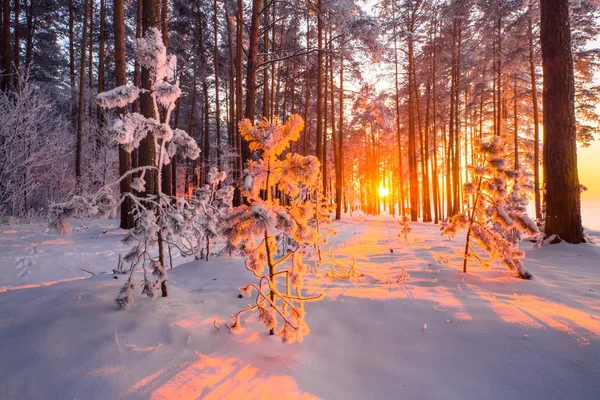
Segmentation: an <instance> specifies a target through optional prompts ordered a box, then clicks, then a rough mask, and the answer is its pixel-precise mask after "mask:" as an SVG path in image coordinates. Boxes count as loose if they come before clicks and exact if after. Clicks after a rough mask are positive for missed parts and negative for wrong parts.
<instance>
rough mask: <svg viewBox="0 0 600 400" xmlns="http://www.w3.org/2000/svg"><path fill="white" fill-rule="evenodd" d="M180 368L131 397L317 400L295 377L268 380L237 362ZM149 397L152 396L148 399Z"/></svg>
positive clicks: (215, 359)
mask: <svg viewBox="0 0 600 400" xmlns="http://www.w3.org/2000/svg"><path fill="white" fill-rule="evenodd" d="M196 354H197V355H198V357H199V358H198V360H196V361H192V362H189V363H186V364H183V365H181V366H180V369H179V370H178V372H176V373H175V375H174V376H165V375H166V372H165V370H164V369H161V370H159V371H157V372H155V373H153V374H151V375H149V376H148V377H146V378H143V379H141V380H140V381H139V382H137V383H135V384H134V385H133V386H132V387H131V388H130V389H129V391H128V394H136V395H138V396H142V395H144V397H149V398H150V399H152V400H163V399H165V400H166V399H179V400H185V399H198V398H202V399H204V400H217V399H240V400H252V399H265V400H268V399H273V400H286V399H287V400H316V399H318V397H315V396H313V395H311V394H309V393H306V392H302V391H301V390H300V389H299V388H298V385H297V383H296V381H295V380H294V378H292V377H291V376H286V375H272V376H268V375H267V374H265V373H262V372H261V370H260V369H259V368H257V367H255V366H253V365H251V364H246V363H244V362H242V361H240V360H238V359H236V358H223V357H219V356H206V355H203V354H200V353H196ZM148 395H149V396H148Z"/></svg>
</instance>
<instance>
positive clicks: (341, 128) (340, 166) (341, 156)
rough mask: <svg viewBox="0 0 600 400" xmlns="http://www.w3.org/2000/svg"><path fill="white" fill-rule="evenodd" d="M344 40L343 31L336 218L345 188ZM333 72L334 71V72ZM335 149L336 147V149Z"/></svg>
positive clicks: (336, 171) (340, 210)
mask: <svg viewBox="0 0 600 400" xmlns="http://www.w3.org/2000/svg"><path fill="white" fill-rule="evenodd" d="M344 40H345V36H344V34H343V33H342V36H341V37H340V42H341V43H342V45H341V46H340V94H339V100H338V102H339V106H340V122H339V126H338V140H337V142H338V143H337V144H338V150H337V154H338V157H337V159H338V162H337V166H336V167H335V219H337V220H339V219H341V218H342V192H343V190H344V44H343V43H344ZM332 74H333V73H332ZM334 151H335V149H334Z"/></svg>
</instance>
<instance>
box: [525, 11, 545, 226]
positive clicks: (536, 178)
mask: <svg viewBox="0 0 600 400" xmlns="http://www.w3.org/2000/svg"><path fill="white" fill-rule="evenodd" d="M527 33H528V34H527V38H528V42H529V77H530V80H531V107H532V108H533V131H534V139H533V145H534V149H533V182H534V183H533V186H534V199H535V216H536V218H538V219H540V218H542V205H541V196H540V190H541V186H540V117H539V109H538V100H537V86H536V74H535V62H534V55H533V23H532V21H531V17H530V18H529V19H528V32H527Z"/></svg>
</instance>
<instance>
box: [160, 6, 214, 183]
mask: <svg viewBox="0 0 600 400" xmlns="http://www.w3.org/2000/svg"><path fill="white" fill-rule="evenodd" d="M165 2H166V0H165ZM217 11H218V9H217V0H214V3H213V13H214V16H213V22H214V27H213V28H214V46H215V53H214V54H215V59H214V62H215V122H216V130H217V145H216V147H215V149H216V151H217V168H219V171H221V170H222V169H223V166H222V165H221V105H220V103H219V14H218V12H217Z"/></svg>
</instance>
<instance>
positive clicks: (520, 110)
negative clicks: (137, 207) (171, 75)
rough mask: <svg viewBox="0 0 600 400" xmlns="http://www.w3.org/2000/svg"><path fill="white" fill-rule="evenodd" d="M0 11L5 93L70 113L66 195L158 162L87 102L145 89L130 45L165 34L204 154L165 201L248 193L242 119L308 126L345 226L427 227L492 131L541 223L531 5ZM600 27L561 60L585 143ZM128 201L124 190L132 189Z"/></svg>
mask: <svg viewBox="0 0 600 400" xmlns="http://www.w3.org/2000/svg"><path fill="white" fill-rule="evenodd" d="M562 3H564V4H565V5H566V4H567V2H566V1H562V2H561V4H562ZM2 7H3V8H2V15H3V21H2V22H3V25H2V41H1V42H2V69H3V70H4V72H3V75H2V88H3V89H4V90H5V91H8V90H11V88H17V87H19V79H22V78H23V77H25V76H29V79H30V80H32V81H34V82H36V83H39V84H42V83H45V84H47V85H44V86H45V87H47V88H48V90H52V91H53V93H55V94H56V100H57V102H58V103H59V104H60V107H61V110H62V111H63V112H64V111H65V110H68V117H69V119H70V121H71V126H72V132H71V133H72V137H73V138H74V139H75V140H74V143H73V149H74V151H73V153H72V154H73V156H72V157H71V158H72V162H71V164H70V165H72V168H73V169H72V176H73V177H74V179H73V182H72V188H71V191H78V190H80V191H82V190H88V189H89V187H90V186H98V185H102V184H103V183H105V182H106V180H108V179H110V177H111V176H115V175H116V174H117V168H116V165H117V163H118V165H119V166H120V170H121V173H123V171H126V170H127V169H129V168H132V167H133V168H135V167H137V166H139V165H148V164H147V163H148V162H149V158H152V157H153V156H154V155H153V153H152V152H153V151H154V150H153V149H152V146H141V147H140V149H139V151H134V152H132V153H131V154H129V153H127V152H124V151H123V150H121V151H117V149H116V147H115V145H114V144H113V143H112V141H111V140H109V139H110V129H109V128H110V121H111V118H112V117H113V116H111V115H105V114H104V112H103V111H102V110H101V109H100V108H99V107H97V106H96V104H95V101H94V98H95V95H96V94H97V93H98V92H102V91H104V90H107V89H110V88H112V87H114V86H118V85H122V84H125V83H127V82H128V83H129V84H133V85H136V86H140V87H144V83H145V82H148V77H147V76H144V74H145V73H146V74H147V73H148V71H146V72H144V69H143V68H141V66H140V65H138V63H137V62H135V63H134V62H133V60H134V58H133V57H132V53H133V45H134V40H135V38H140V37H141V36H142V34H143V33H144V32H145V31H146V30H147V29H149V28H150V27H157V28H159V29H160V30H161V32H162V35H163V42H164V44H165V46H167V47H168V49H169V52H170V53H172V54H176V55H177V59H178V63H177V71H176V76H177V78H178V80H179V82H180V86H181V88H182V91H183V96H182V97H181V98H180V99H179V100H178V104H177V107H176V109H175V111H174V112H173V113H172V116H171V121H170V122H171V123H172V125H174V126H175V127H181V128H184V129H186V130H187V131H188V132H189V134H190V135H191V136H193V137H194V138H195V139H196V140H197V142H198V143H199V144H200V146H201V148H202V152H201V156H200V158H199V159H198V160H197V161H193V162H187V161H186V162H177V160H176V159H175V160H174V162H173V163H171V164H170V165H169V166H167V167H165V168H164V169H163V171H162V175H163V179H162V180H161V181H162V185H163V188H162V191H163V192H164V193H172V194H176V193H179V194H185V193H189V191H190V189H191V188H193V187H197V186H199V185H202V184H203V183H205V182H206V175H207V171H208V169H209V168H210V167H211V166H217V167H219V168H220V169H222V170H227V171H230V172H231V173H230V176H231V177H232V179H233V181H234V182H235V181H238V180H239V179H240V177H241V176H242V170H243V168H244V164H245V162H247V161H248V160H249V159H251V158H252V154H251V152H250V151H249V149H248V146H247V144H246V143H245V141H244V140H242V138H241V137H240V135H239V132H238V130H237V128H236V125H237V122H238V121H240V120H242V119H243V118H249V119H251V120H255V119H262V118H267V119H268V120H274V119H276V118H277V119H279V120H286V119H287V118H288V117H289V116H290V115H292V114H300V115H301V116H302V117H303V119H304V120H305V121H306V125H305V129H304V131H303V132H302V136H301V139H300V140H299V141H298V142H297V143H295V144H292V146H291V148H290V151H294V152H299V153H301V154H304V155H308V154H313V155H316V156H317V157H318V158H319V160H320V161H321V163H322V165H323V167H322V172H321V180H322V189H323V193H324V196H325V198H326V199H328V200H329V201H330V202H332V203H335V204H336V206H337V210H336V217H337V218H340V216H341V214H342V212H343V211H348V210H355V209H362V210H363V211H364V212H367V213H378V212H380V211H381V207H387V208H388V209H389V210H390V212H391V213H393V214H395V213H400V214H405V213H409V214H410V215H411V218H412V219H413V220H416V219H417V218H422V220H423V221H426V222H428V221H433V222H436V223H437V222H438V221H440V220H443V219H445V218H448V217H450V216H452V215H455V214H456V213H458V212H460V211H461V210H463V209H464V208H465V207H467V206H468V203H469V201H470V200H469V198H468V196H465V195H464V194H463V190H462V185H463V184H464V183H466V182H468V181H469V180H470V179H471V176H470V172H469V170H468V168H467V166H468V165H471V164H476V163H477V160H476V152H475V151H474V150H473V143H474V139H476V138H484V137H487V136H493V135H499V136H502V137H503V138H504V140H505V141H506V142H507V143H510V148H511V151H510V154H509V157H510V162H511V163H512V165H513V166H514V169H515V170H522V171H523V173H528V174H531V175H532V179H533V190H532V197H533V200H534V204H535V212H536V217H538V218H540V219H541V218H542V216H543V215H542V214H543V211H544V206H543V204H544V191H543V188H544V182H543V180H544V177H545V179H546V180H548V179H549V178H551V176H554V174H555V173H556V171H554V170H550V171H546V173H542V171H541V169H542V166H545V165H547V164H548V161H550V160H545V156H544V154H545V153H544V148H543V145H542V143H545V142H546V141H543V140H542V136H543V135H544V134H546V135H547V134H548V132H545V131H544V130H543V126H544V117H545V116H546V115H545V113H544V108H545V101H546V99H544V102H543V101H542V95H541V94H542V87H543V84H544V83H545V82H546V80H544V79H543V74H542V64H543V63H542V51H541V50H542V46H541V44H542V43H541V41H540V31H542V32H543V31H544V29H543V27H542V26H541V22H544V21H545V20H544V18H542V17H543V15H544V14H543V12H542V13H541V14H540V4H539V3H538V2H537V1H506V0H479V1H475V0H448V1H442V0H440V1H427V2H426V1H423V0H401V1H395V0H386V1H382V2H377V3H376V4H375V8H374V9H371V8H370V6H368V5H365V4H363V3H361V2H357V1H354V0H289V1H268V0H251V1H246V0H211V1H203V0H196V1H183V0H139V1H128V2H124V1H123V0H114V1H106V0H82V1H73V0H68V1H56V2H37V1H35V0H29V1H24V0H13V1H12V2H11V1H10V0H3V6H2ZM557 7H558V6H557ZM565 7H566V6H565ZM542 11H543V7H542ZM598 16H599V11H598V4H597V3H595V2H593V1H585V0H584V1H577V2H572V3H571V4H569V8H568V10H567V14H566V16H565V15H562V17H563V18H566V21H568V22H570V25H571V29H570V31H568V32H566V34H567V35H570V36H569V37H570V41H569V40H567V42H570V44H571V46H567V47H568V48H565V43H563V42H561V43H562V44H561V46H562V47H560V46H559V48H561V49H562V50H563V51H565V52H566V51H568V53H569V56H570V57H572V65H571V66H570V67H569V68H570V71H571V73H572V74H573V77H572V79H573V80H574V100H575V101H574V102H572V103H573V107H574V109H573V113H574V116H575V117H576V118H575V119H574V121H576V125H575V129H576V135H577V139H578V140H579V141H580V142H582V143H589V142H590V141H591V140H593V137H594V135H596V134H597V133H598V132H597V131H598V129H599V127H598V124H597V122H594V121H597V120H598V114H597V113H598V110H597V108H596V104H597V101H598V100H597V99H598V94H599V93H598V90H599V88H598V84H597V83H595V82H596V81H595V80H594V73H595V71H597V70H598V61H599V59H598V51H597V50H594V49H590V48H589V43H591V42H592V41H593V40H594V39H595V38H597V36H598V22H597V21H598ZM564 22H565V21H563V23H564ZM19 71H20V72H19ZM17 72H19V73H17ZM544 72H546V71H545V70H544ZM596 78H597V76H596ZM566 79H568V77H567V78H566ZM146 101H150V99H147V98H146V97H145V96H144V95H142V96H141V98H140V100H139V101H138V102H136V103H134V104H133V105H132V106H131V107H130V109H129V110H121V111H120V112H121V113H123V112H141V113H143V112H144V104H145V102H146ZM563 133H564V132H563ZM565 134H566V133H565ZM117 154H118V156H117ZM548 154H550V153H547V154H546V155H548ZM572 156H573V155H571V157H572ZM555 157H558V159H560V158H561V157H562V156H561V155H560V154H557V155H556V156H555ZM548 165H550V164H548ZM570 167H571V172H570V175H573V174H574V175H575V176H576V167H575V170H573V166H572V165H570ZM62 185H63V186H64V185H65V183H64V182H63V183H62ZM570 185H571V186H573V182H571V184H570ZM571 186H570V189H569V192H572V191H576V189H574V188H573V187H571ZM381 188H385V189H388V193H389V195H387V196H382V195H381V194H382V193H384V192H382V191H381V190H380V189H381ZM121 190H122V191H128V190H130V188H129V187H128V182H127V181H124V182H122V187H121ZM44 193H47V192H44ZM25 195H26V196H32V197H33V196H35V194H34V193H32V192H30V193H27V194H25ZM32 200H33V199H32ZM36 201H37V204H39V205H41V206H43V205H44V201H46V202H47V199H45V198H38V199H37V200H36ZM235 202H236V204H240V203H241V202H242V198H241V196H240V195H239V193H237V195H236V198H235ZM25 203H26V204H32V203H33V201H30V202H25ZM2 207H3V211H4V212H5V213H10V212H12V213H14V214H22V213H24V212H25V213H26V212H27V210H26V209H25V210H23V209H22V207H21V206H20V207H21V209H19V210H13V209H11V208H10V207H8V206H6V205H3V206H2ZM125 211H126V210H125ZM131 223H132V221H129V222H128V221H126V220H125V219H123V221H122V224H123V226H124V227H126V226H131Z"/></svg>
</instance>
